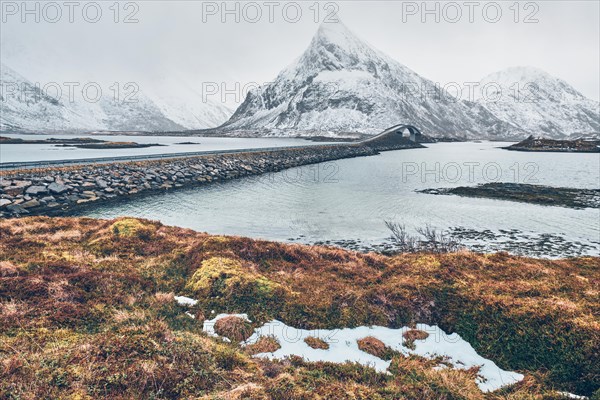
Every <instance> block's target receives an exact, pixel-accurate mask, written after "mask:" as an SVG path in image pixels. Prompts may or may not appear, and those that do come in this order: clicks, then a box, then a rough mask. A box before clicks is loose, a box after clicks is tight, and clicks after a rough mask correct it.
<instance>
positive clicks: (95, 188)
mask: <svg viewBox="0 0 600 400" xmlns="http://www.w3.org/2000/svg"><path fill="white" fill-rule="evenodd" d="M418 147H422V146H421V145H418V144H412V145H410V144H406V143H403V144H402V145H399V146H396V147H395V148H391V147H386V148H377V149H376V148H373V147H369V146H364V145H329V146H311V147H306V148H300V149H297V148H296V149H281V150H272V151H265V152H251V153H250V152H249V153H236V152H232V153H227V154H220V155H206V156H194V157H186V158H176V159H168V160H148V161H140V162H121V163H112V164H86V165H80V166H73V167H61V168H44V169H30V170H19V171H3V172H0V217H13V216H23V215H52V216H56V215H67V214H68V212H69V211H70V210H72V209H73V208H75V207H78V206H83V205H88V206H89V205H90V204H91V203H98V202H107V201H115V200H118V199H123V198H128V197H131V196H135V195H140V194H148V193H152V192H159V191H165V190H173V189H178V188H184V187H191V186H197V185H204V184H208V183H210V182H216V181H225V180H230V179H236V178H240V177H244V176H250V175H260V174H264V173H269V172H277V171H281V170H284V169H287V168H292V167H297V166H301V165H306V164H314V163H320V162H325V161H332V160H338V159H343V158H353V157H362V156H370V155H376V154H378V152H379V151H380V150H392V149H401V148H418Z"/></svg>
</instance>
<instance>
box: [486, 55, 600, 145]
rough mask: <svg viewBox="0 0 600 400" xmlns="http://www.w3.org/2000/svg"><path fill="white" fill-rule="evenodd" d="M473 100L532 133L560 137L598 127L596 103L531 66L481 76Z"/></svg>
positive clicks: (599, 113)
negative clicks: (476, 95) (478, 87)
mask: <svg viewBox="0 0 600 400" xmlns="http://www.w3.org/2000/svg"><path fill="white" fill-rule="evenodd" d="M484 87H486V89H485V90H482V91H475V93H476V94H478V96H479V98H478V99H477V103H479V104H481V105H483V106H485V107H487V108H488V109H489V110H490V111H491V112H492V113H493V114H494V115H495V116H496V117H498V118H500V119H502V120H504V121H509V122H511V123H513V124H514V125H517V126H519V127H521V128H523V130H525V131H527V132H529V133H531V134H534V135H536V136H546V137H553V138H564V137H565V136H568V135H573V134H583V135H585V134H592V133H594V132H599V131H600V103H598V102H597V101H594V100H591V99H588V98H586V97H585V96H584V95H582V94H581V93H579V92H578V91H577V90H575V88H573V87H572V86H571V85H569V84H568V83H567V82H565V81H563V80H561V79H558V78H555V77H553V76H552V75H550V74H548V73H546V72H544V71H542V70H540V69H537V68H533V67H512V68H507V69H505V70H502V71H498V72H495V73H493V74H490V75H488V76H486V77H485V78H483V79H482V80H481V82H480V88H484Z"/></svg>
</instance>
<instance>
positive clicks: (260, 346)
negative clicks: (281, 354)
mask: <svg viewBox="0 0 600 400" xmlns="http://www.w3.org/2000/svg"><path fill="white" fill-rule="evenodd" d="M280 348H281V345H280V344H279V341H277V339H276V338H275V337H274V336H261V337H260V338H259V339H258V340H257V341H256V343H253V344H250V345H248V346H246V347H245V348H244V349H245V350H246V353H248V354H250V355H255V354H260V353H274V352H276V351H277V350H279V349H280Z"/></svg>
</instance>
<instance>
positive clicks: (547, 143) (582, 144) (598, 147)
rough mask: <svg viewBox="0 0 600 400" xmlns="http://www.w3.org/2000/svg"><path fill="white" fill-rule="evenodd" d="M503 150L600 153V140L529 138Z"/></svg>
mask: <svg viewBox="0 0 600 400" xmlns="http://www.w3.org/2000/svg"><path fill="white" fill-rule="evenodd" d="M503 149H505V150H512V151H531V152H559V153H600V140H584V139H576V140H554V139H543V138H535V137H533V136H529V137H528V138H527V139H525V140H523V141H521V142H519V143H515V144H513V145H510V146H507V147H503Z"/></svg>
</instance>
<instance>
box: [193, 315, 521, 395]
mask: <svg viewBox="0 0 600 400" xmlns="http://www.w3.org/2000/svg"><path fill="white" fill-rule="evenodd" d="M228 315H230V314H219V315H218V316H217V317H216V318H214V319H212V320H207V321H205V322H204V328H203V329H204V331H205V332H206V333H208V334H209V335H211V336H217V335H216V334H215V332H214V329H213V325H214V323H215V321H217V320H218V319H220V318H223V317H226V316H228ZM233 315H236V316H238V317H242V318H245V319H247V318H248V317H247V315H246V314H233ZM410 329H411V328H408V327H403V328H401V329H392V328H386V327H382V326H373V327H367V326H362V327H357V328H343V329H333V330H329V329H318V330H304V329H296V328H293V327H291V326H288V325H286V324H284V323H283V322H281V321H277V320H273V321H271V322H268V323H266V324H264V325H263V326H261V327H260V328H257V329H255V331H254V334H253V335H252V336H251V337H250V338H249V339H248V340H247V341H246V342H243V343H241V344H243V345H248V344H252V343H256V342H257V341H258V339H259V338H260V337H261V336H274V337H275V338H276V339H277V340H278V341H279V344H280V345H281V348H280V349H278V350H277V351H275V352H273V353H261V354H257V355H256V357H265V358H270V359H282V358H285V357H287V356H291V355H295V356H300V357H303V358H304V359H305V360H307V361H313V362H315V361H328V362H335V363H343V362H346V361H350V362H357V363H359V364H362V365H365V366H369V367H372V368H374V369H375V370H377V371H379V372H385V371H387V369H388V367H389V366H390V361H385V360H382V359H381V358H378V357H375V356H373V355H371V354H368V353H365V352H363V351H361V350H359V348H358V344H357V342H356V341H357V340H358V339H362V338H364V337H367V336H373V337H375V338H377V339H379V340H381V341H382V342H383V343H384V344H385V345H386V346H388V347H390V348H392V349H394V350H396V351H398V352H400V353H402V354H404V355H411V354H415V355H419V356H422V357H426V358H430V359H432V358H435V357H437V356H441V357H444V358H445V359H446V361H448V362H449V363H451V364H452V365H453V366H454V368H458V369H468V368H471V367H475V366H479V367H480V370H479V378H478V379H477V385H478V386H479V388H480V389H481V390H482V391H484V392H489V391H493V390H496V389H499V388H501V387H503V386H507V385H511V384H514V383H516V382H519V381H520V380H522V379H523V375H521V374H519V373H516V372H510V371H504V370H502V369H500V368H499V367H498V366H497V365H496V364H495V363H494V362H493V361H491V360H488V359H485V358H483V357H481V356H480V355H478V354H477V352H476V351H475V350H474V349H473V347H472V346H471V345H470V344H469V343H468V342H466V341H465V340H463V339H462V338H461V337H460V336H459V335H458V334H456V333H453V334H451V335H448V334H446V333H445V332H444V331H442V330H441V329H440V328H439V327H437V326H430V325H425V324H417V329H420V330H422V331H425V332H427V333H428V334H429V337H428V338H427V339H424V340H415V342H414V343H415V349H414V350H411V349H409V348H407V347H405V346H403V345H402V343H403V341H404V338H403V334H404V332H406V331H407V330H410ZM309 336H313V337H317V338H319V339H321V340H323V341H325V342H327V343H328V344H329V349H327V350H322V349H313V348H311V347H310V346H308V345H307V344H306V343H305V342H304V339H305V338H307V337H309Z"/></svg>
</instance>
